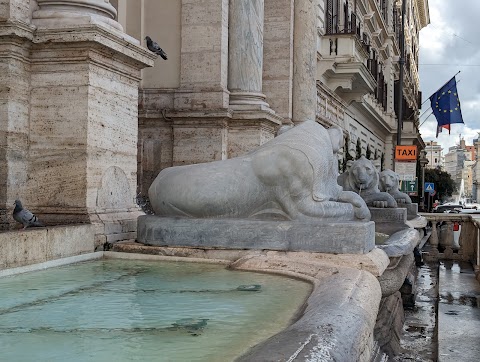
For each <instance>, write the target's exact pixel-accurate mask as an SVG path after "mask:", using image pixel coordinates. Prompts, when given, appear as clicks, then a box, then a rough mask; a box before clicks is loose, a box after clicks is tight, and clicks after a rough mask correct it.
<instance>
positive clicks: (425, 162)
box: [418, 150, 428, 210]
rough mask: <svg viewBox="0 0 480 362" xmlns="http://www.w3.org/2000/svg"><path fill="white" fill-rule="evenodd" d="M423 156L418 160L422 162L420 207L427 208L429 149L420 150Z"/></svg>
mask: <svg viewBox="0 0 480 362" xmlns="http://www.w3.org/2000/svg"><path fill="white" fill-rule="evenodd" d="M420 155H421V157H420V158H419V160H418V162H420V167H421V169H422V185H421V186H422V187H421V190H422V195H421V197H420V209H421V210H425V189H424V188H425V166H426V165H427V164H428V158H427V151H425V150H422V151H421V152H420Z"/></svg>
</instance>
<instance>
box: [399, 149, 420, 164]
mask: <svg viewBox="0 0 480 362" xmlns="http://www.w3.org/2000/svg"><path fill="white" fill-rule="evenodd" d="M395 160H396V161H416V160H417V146H395Z"/></svg>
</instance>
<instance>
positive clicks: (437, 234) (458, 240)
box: [422, 214, 480, 281]
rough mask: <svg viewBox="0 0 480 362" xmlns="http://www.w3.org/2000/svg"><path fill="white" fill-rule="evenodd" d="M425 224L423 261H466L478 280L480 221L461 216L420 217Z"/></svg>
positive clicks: (435, 215) (425, 215)
mask: <svg viewBox="0 0 480 362" xmlns="http://www.w3.org/2000/svg"><path fill="white" fill-rule="evenodd" d="M422 216H424V217H426V218H427V220H428V221H429V225H431V229H430V231H429V233H430V235H429V237H428V239H427V244H426V245H425V248H424V251H426V254H424V257H425V259H427V260H432V261H433V260H434V261H436V260H462V261H469V262H470V263H471V264H472V265H473V267H474V270H475V274H476V276H477V279H478V280H479V281H480V219H475V218H473V217H472V216H471V215H465V214H422Z"/></svg>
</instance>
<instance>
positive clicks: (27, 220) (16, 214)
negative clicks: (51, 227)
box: [13, 200, 45, 229]
mask: <svg viewBox="0 0 480 362" xmlns="http://www.w3.org/2000/svg"><path fill="white" fill-rule="evenodd" d="M14 205H15V209H14V210H13V218H14V219H15V221H17V222H19V223H20V224H22V225H23V228H24V229H26V228H28V227H30V226H40V227H41V226H45V225H44V224H43V223H42V222H41V221H40V220H38V217H36V216H35V215H34V214H33V213H32V212H31V211H30V210H28V209H24V208H23V206H22V203H21V202H20V200H15V203H14Z"/></svg>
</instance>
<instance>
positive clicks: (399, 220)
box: [368, 207, 409, 235]
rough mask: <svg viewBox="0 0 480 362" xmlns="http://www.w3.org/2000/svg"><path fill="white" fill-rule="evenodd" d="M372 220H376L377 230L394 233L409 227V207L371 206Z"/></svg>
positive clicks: (389, 233)
mask: <svg viewBox="0 0 480 362" xmlns="http://www.w3.org/2000/svg"><path fill="white" fill-rule="evenodd" d="M368 209H369V210H370V214H371V215H372V218H371V220H372V221H374V222H375V231H376V232H379V233H384V234H388V235H392V234H394V233H396V232H397V231H400V230H403V229H408V228H409V225H408V224H407V209H405V208H379V207H369V208H368Z"/></svg>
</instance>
